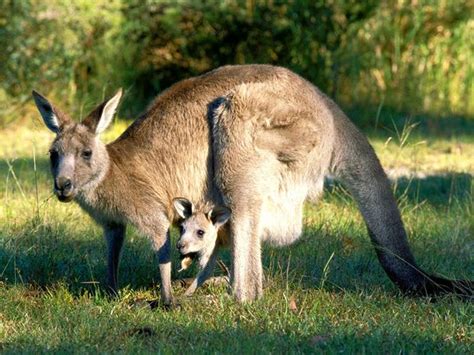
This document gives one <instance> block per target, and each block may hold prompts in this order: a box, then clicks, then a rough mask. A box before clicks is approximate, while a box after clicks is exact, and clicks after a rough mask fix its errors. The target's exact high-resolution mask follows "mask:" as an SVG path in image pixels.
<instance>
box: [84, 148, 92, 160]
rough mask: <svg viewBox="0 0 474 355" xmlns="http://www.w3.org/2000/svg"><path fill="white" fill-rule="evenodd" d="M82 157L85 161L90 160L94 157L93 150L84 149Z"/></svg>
mask: <svg viewBox="0 0 474 355" xmlns="http://www.w3.org/2000/svg"><path fill="white" fill-rule="evenodd" d="M81 156H82V157H83V158H84V159H85V160H89V159H90V158H91V156H92V150H90V149H84V150H83V151H82V153H81Z"/></svg>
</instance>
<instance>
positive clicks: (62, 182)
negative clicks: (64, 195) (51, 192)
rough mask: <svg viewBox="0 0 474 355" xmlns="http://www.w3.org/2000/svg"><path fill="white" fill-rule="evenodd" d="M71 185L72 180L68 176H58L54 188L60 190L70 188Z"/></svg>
mask: <svg viewBox="0 0 474 355" xmlns="http://www.w3.org/2000/svg"><path fill="white" fill-rule="evenodd" d="M71 187H72V181H71V179H70V178H69V177H65V176H60V177H59V178H58V180H57V182H56V188H57V189H58V190H61V191H67V190H70V189H71Z"/></svg>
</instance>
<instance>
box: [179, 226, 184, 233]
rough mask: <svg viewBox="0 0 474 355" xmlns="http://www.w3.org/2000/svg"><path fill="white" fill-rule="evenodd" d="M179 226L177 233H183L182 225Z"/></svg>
mask: <svg viewBox="0 0 474 355" xmlns="http://www.w3.org/2000/svg"><path fill="white" fill-rule="evenodd" d="M178 228H179V234H183V233H184V227H183V226H178Z"/></svg>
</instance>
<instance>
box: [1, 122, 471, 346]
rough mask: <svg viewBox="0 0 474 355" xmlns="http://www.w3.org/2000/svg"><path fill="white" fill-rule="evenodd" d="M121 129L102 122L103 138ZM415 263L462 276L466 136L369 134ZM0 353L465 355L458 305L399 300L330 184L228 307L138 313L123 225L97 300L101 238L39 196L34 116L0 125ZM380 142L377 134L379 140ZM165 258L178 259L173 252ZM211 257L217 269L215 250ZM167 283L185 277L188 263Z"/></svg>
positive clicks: (218, 296)
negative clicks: (257, 282) (115, 262)
mask: <svg viewBox="0 0 474 355" xmlns="http://www.w3.org/2000/svg"><path fill="white" fill-rule="evenodd" d="M124 128H125V124H124V123H120V122H119V123H115V124H114V127H113V128H112V129H111V130H110V132H108V133H107V135H106V137H105V139H106V140H111V139H113V138H114V137H116V136H117V135H118V134H119V133H120V132H121V131H123V129H124ZM369 136H370V140H371V143H372V144H373V145H374V147H375V149H376V151H377V153H378V155H379V156H380V158H381V160H382V163H383V165H384V167H385V168H386V169H387V171H388V172H389V174H390V176H392V177H393V180H394V191H395V192H396V196H397V199H398V202H399V206H400V209H401V211H402V215H403V219H404V221H405V224H406V228H407V230H408V233H409V239H410V244H411V245H412V248H413V251H414V254H415V255H416V257H417V259H418V261H419V264H420V265H422V266H423V267H424V268H425V269H426V270H429V271H432V272H437V273H439V274H442V275H445V276H448V277H457V278H470V279H472V278H474V270H473V265H474V263H473V261H474V260H473V258H474V253H473V249H474V217H473V216H474V214H473V209H474V204H473V198H472V196H473V183H472V175H473V173H474V139H473V136H472V135H458V136H457V138H453V137H451V136H450V134H449V132H439V134H437V135H431V134H430V135H427V134H423V131H420V132H418V131H417V128H414V129H413V130H411V129H410V125H409V124H408V125H406V126H405V130H403V131H399V132H398V133H397V131H396V130H383V129H378V130H377V131H375V132H374V131H371V132H369ZM0 137H1V139H0V191H1V192H0V197H1V200H2V203H1V205H0V351H2V352H11V353H16V352H20V351H21V352H35V353H36V352H47V351H48V352H49V351H56V352H72V351H75V352H95V351H103V352H116V351H123V352H136V353H141V352H164V353H169V352H179V353H182V352H196V353H209V352H223V353H237V352H253V353H256V352H279V353H280V352H281V353H290V352H291V353H297V352H320V351H323V352H331V353H332V352H349V353H353V352H358V353H359V352H369V353H380V352H384V353H400V352H403V353H407V352H417V353H434V352H436V353H438V352H442V353H448V352H449V353H471V354H472V353H474V330H473V319H474V317H473V315H474V312H473V311H474V308H473V305H472V302H471V303H469V302H463V301H460V300H457V299H454V298H453V297H445V298H441V299H438V300H432V299H428V298H406V297H403V296H402V295H401V294H400V293H399V291H398V290H397V289H396V287H395V286H394V285H393V284H392V283H391V282H390V281H389V279H388V278H387V276H386V275H385V274H384V272H383V270H382V269H381V267H380V266H379V263H378V261H377V259H376V256H375V253H374V251H373V248H372V246H371V244H370V242H369V240H368V237H367V232H366V229H365V226H364V224H363V221H362V219H361V217H360V215H359V213H358V211H357V209H356V206H355V204H354V202H353V201H352V199H351V198H350V196H349V195H348V194H347V193H346V192H345V191H344V190H343V189H342V188H340V187H334V186H333V185H330V186H329V187H328V188H327V189H326V190H327V191H326V193H325V196H324V198H323V199H322V200H321V201H320V202H319V203H317V204H314V205H313V204H311V205H310V204H308V205H307V206H306V209H305V224H304V226H305V227H304V233H303V236H302V238H301V239H300V240H299V241H298V242H297V243H296V244H295V245H293V246H291V247H289V248H284V249H276V248H270V247H265V250H264V270H265V275H266V282H265V296H264V298H263V299H262V300H259V301H257V302H254V303H251V304H245V305H238V304H236V303H235V302H234V301H233V300H232V298H230V297H229V296H228V294H227V292H226V287H225V286H222V285H221V286H208V287H204V288H203V289H201V290H199V291H198V292H197V293H196V294H195V296H194V297H192V298H190V299H184V298H183V297H182V293H183V291H184V290H183V289H182V288H181V287H179V286H178V285H176V286H175V288H174V292H175V295H176V298H177V301H178V303H179V305H180V306H179V307H177V308H175V309H173V310H164V309H161V308H153V309H152V308H151V307H150V306H149V303H148V302H146V301H147V300H154V299H157V298H158V297H159V286H158V278H157V277H158V271H157V264H156V262H155V260H154V257H153V254H152V252H151V250H150V247H149V244H148V242H147V240H146V239H145V238H144V237H142V236H140V235H138V234H137V233H136V231H134V230H133V229H131V228H130V229H129V230H128V232H127V242H126V246H125V250H124V253H123V258H122V263H121V268H120V284H121V287H122V288H121V291H120V295H119V297H118V298H117V299H109V298H108V297H107V296H106V295H105V294H104V293H103V289H102V285H103V282H104V280H105V270H106V265H105V242H104V240H103V238H102V236H101V231H100V229H99V228H98V227H97V226H96V225H95V224H94V223H93V222H92V221H91V220H90V218H89V217H87V216H86V215H85V214H84V213H82V212H81V211H80V209H79V208H78V207H77V206H76V205H75V204H62V203H60V202H58V201H57V200H56V199H55V198H54V197H53V196H52V190H51V186H52V182H51V179H50V176H49V170H48V159H47V150H48V145H49V142H50V141H51V139H52V138H53V137H52V134H51V133H49V132H48V131H47V129H46V128H44V127H43V126H42V125H40V124H36V125H33V126H27V127H21V126H19V125H17V126H14V127H9V128H5V129H3V130H1V131H0ZM390 137H391V138H390ZM173 257H174V260H175V261H177V260H178V255H176V254H175V255H174V256H173ZM222 259H223V260H224V261H225V262H227V263H228V260H229V255H228V252H227V253H223V255H222ZM178 267H179V263H177V262H176V263H174V266H173V278H175V279H176V278H180V277H191V276H192V275H195V273H196V269H194V268H191V270H189V271H186V272H185V273H184V275H181V274H178V272H177V269H178Z"/></svg>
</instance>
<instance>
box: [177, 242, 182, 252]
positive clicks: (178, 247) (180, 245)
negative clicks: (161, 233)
mask: <svg viewBox="0 0 474 355" xmlns="http://www.w3.org/2000/svg"><path fill="white" fill-rule="evenodd" d="M183 247H184V243H183V242H178V243H176V249H178V250H180V249H181V248H183Z"/></svg>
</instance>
